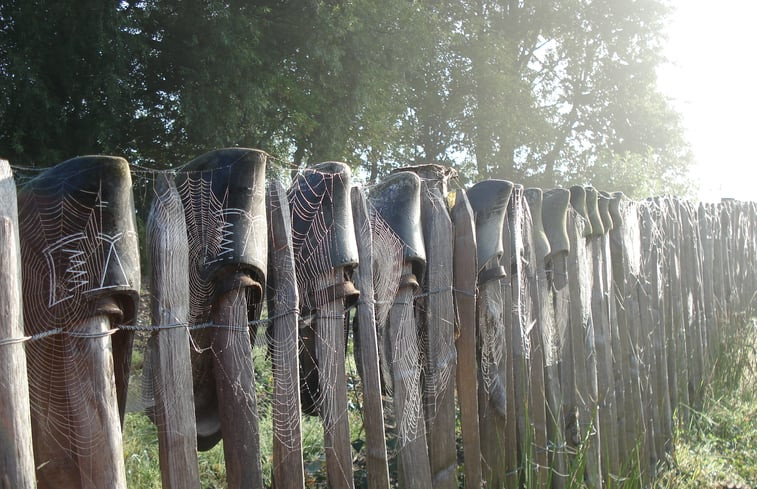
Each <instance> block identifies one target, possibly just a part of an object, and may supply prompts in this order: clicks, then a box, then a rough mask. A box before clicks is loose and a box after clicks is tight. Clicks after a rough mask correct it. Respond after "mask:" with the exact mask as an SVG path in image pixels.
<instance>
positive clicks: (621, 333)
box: [609, 192, 644, 480]
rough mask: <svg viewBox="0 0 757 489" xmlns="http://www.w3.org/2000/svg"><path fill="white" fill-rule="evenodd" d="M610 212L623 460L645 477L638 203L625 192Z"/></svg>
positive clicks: (615, 196)
mask: <svg viewBox="0 0 757 489" xmlns="http://www.w3.org/2000/svg"><path fill="white" fill-rule="evenodd" d="M610 213H611V215H612V220H613V228H612V229H611V230H610V240H609V241H610V255H611V261H612V283H613V296H614V301H615V311H616V313H615V317H616V321H617V330H618V339H619V347H618V353H617V355H618V360H619V362H620V367H621V369H622V370H623V388H622V390H623V408H622V409H620V412H621V413H622V416H623V417H624V418H625V420H624V421H625V422H624V424H623V426H624V428H625V436H624V439H625V447H620V448H621V450H623V452H621V455H624V456H625V459H622V460H621V461H622V463H623V464H624V465H625V466H633V465H634V464H633V461H634V459H635V460H636V462H637V463H638V464H639V466H640V468H641V470H642V474H644V467H643V466H642V465H641V464H642V459H643V457H641V456H640V455H641V453H642V452H643V449H644V445H643V436H644V419H643V417H642V415H641V413H642V411H641V407H642V398H641V390H640V389H641V388H640V378H639V358H638V354H637V350H638V348H637V342H636V337H637V334H636V328H635V326H634V324H635V322H636V321H637V320H638V318H637V316H638V310H639V308H638V299H637V298H636V297H637V294H636V289H635V287H634V276H633V274H634V273H636V274H638V266H637V264H638V256H639V250H638V221H637V220H636V212H635V207H634V204H633V203H632V202H630V201H629V200H628V199H626V198H625V196H624V195H623V194H622V193H621V192H616V193H614V194H612V200H611V201H610ZM634 233H635V236H634ZM634 255H635V256H634ZM613 350H614V351H615V349H613ZM619 415H620V414H619ZM642 480H643V479H642Z"/></svg>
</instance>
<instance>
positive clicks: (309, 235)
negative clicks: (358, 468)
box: [289, 162, 359, 489]
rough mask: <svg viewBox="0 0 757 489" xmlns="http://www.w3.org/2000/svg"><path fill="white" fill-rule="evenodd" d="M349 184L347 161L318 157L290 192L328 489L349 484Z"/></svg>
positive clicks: (353, 254) (352, 293)
mask: <svg viewBox="0 0 757 489" xmlns="http://www.w3.org/2000/svg"><path fill="white" fill-rule="evenodd" d="M351 188H352V173H351V171H350V168H349V166H347V165H346V164H344V163H340V162H324V163H320V164H318V165H315V166H314V167H311V168H308V169H306V170H304V171H303V172H302V173H300V174H298V175H297V178H296V179H295V181H294V182H293V184H292V187H291V188H290V191H289V200H290V208H291V210H292V216H291V217H292V238H293V244H294V249H295V259H296V267H297V270H296V271H297V280H298V286H299V291H300V304H301V310H302V314H303V316H310V319H311V320H312V324H310V325H309V326H308V328H307V329H306V330H303V332H302V335H301V339H302V341H303V346H304V349H303V360H302V361H301V364H300V366H301V370H305V371H306V372H305V373H306V375H307V378H306V380H305V382H306V391H305V393H307V395H308V397H309V399H308V400H307V403H308V404H309V405H311V406H310V407H311V408H315V410H316V411H317V413H318V414H319V415H320V417H321V420H322V422H323V444H324V450H325V452H326V471H327V475H328V480H329V486H330V487H331V488H333V489H339V488H352V487H354V481H353V471H352V445H351V444H350V426H349V417H348V416H347V414H348V405H347V378H346V372H345V350H346V344H345V342H346V341H347V335H346V329H345V328H346V324H347V319H346V316H345V310H346V307H347V306H351V305H353V304H354V303H355V302H357V298H358V294H359V293H358V291H357V289H355V287H354V285H353V283H352V273H353V271H354V269H355V267H357V265H358V250H357V243H356V240H355V229H354V223H353V220H352V206H351V203H350V191H351ZM305 358H307V360H304V359H305ZM306 361H307V362H308V363H305V362H306ZM302 367H304V369H303V368H302ZM307 370H311V371H310V372H307ZM313 370H314V371H313ZM301 380H302V379H301ZM303 394H304V393H303ZM303 397H304V395H303Z"/></svg>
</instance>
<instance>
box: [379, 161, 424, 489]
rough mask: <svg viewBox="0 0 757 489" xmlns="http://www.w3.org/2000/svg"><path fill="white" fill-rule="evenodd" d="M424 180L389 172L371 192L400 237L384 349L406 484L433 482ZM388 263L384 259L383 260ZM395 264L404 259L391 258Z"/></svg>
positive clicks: (406, 488)
mask: <svg viewBox="0 0 757 489" xmlns="http://www.w3.org/2000/svg"><path fill="white" fill-rule="evenodd" d="M420 190H421V181H420V177H418V175H417V174H416V173H413V172H409V171H403V172H397V173H394V174H392V175H390V176H389V177H387V178H386V179H385V180H384V181H383V182H382V183H381V184H380V185H379V186H377V187H375V188H374V189H373V191H372V192H371V196H370V200H371V203H372V204H373V206H374V208H375V209H376V211H377V214H378V215H379V216H380V217H381V218H382V219H383V220H384V221H385V222H386V223H387V224H388V225H389V228H390V229H391V230H392V231H393V232H394V234H395V236H396V237H397V238H399V240H400V241H399V243H398V244H400V245H401V247H402V254H401V255H398V256H397V257H396V260H398V261H399V260H401V267H402V268H401V271H400V274H399V278H398V283H397V290H396V292H395V293H394V299H393V301H392V306H391V308H390V310H389V315H388V321H387V324H386V326H385V327H384V328H383V329H384V332H383V338H384V340H383V341H382V344H383V345H384V349H383V354H384V356H385V357H386V358H387V363H388V375H387V377H388V379H385V380H389V379H391V382H386V383H387V384H390V385H391V387H390V388H391V396H392V402H393V408H394V409H393V411H394V412H393V414H394V425H395V428H394V431H395V433H396V437H397V472H398V476H399V477H398V479H399V486H400V488H402V489H416V488H417V489H420V488H428V487H432V484H431V467H430V463H429V459H428V445H427V443H426V427H425V420H424V417H423V397H422V396H423V393H422V391H421V373H422V371H421V358H420V347H419V342H418V332H417V329H416V322H415V312H414V310H415V307H414V306H415V304H414V301H415V294H416V292H417V291H418V289H419V287H420V285H419V283H418V276H421V277H422V276H423V269H424V268H425V265H426V254H425V249H426V247H425V244H424V242H423V234H422V233H421V232H420V231H421V195H420ZM377 265H378V266H382V265H383V264H377ZM387 265H388V266H389V267H393V266H396V265H400V263H388V264H387Z"/></svg>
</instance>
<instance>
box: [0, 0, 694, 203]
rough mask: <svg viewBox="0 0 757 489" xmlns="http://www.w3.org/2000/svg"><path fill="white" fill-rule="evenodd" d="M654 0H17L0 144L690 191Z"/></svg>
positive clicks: (11, 4)
mask: <svg viewBox="0 0 757 489" xmlns="http://www.w3.org/2000/svg"><path fill="white" fill-rule="evenodd" d="M665 15H666V7H665V3H664V2H663V0H635V1H633V2H630V3H628V2H625V3H624V2H612V1H607V0H604V1H599V2H598V1H589V0H570V1H566V2H557V3H555V2H535V3H534V2H510V1H508V2H505V1H502V0H468V1H466V2H457V1H450V0H446V1H441V2H440V1H433V2H432V1H429V0H421V1H417V2H406V1H404V0H385V1H382V2H377V1H375V0H353V1H350V2H332V1H327V0H315V1H314V0H293V1H290V2H272V1H270V0H263V1H256V2H240V1H220V0H189V1H187V0H161V1H158V0H141V1H136V0H134V1H129V0H122V1H120V2H118V3H111V2H93V1H91V0H89V1H87V2H85V3H83V4H82V3H81V2H78V3H77V5H76V6H75V7H74V6H72V5H67V4H65V3H61V2H54V1H51V0H28V1H20V0H8V1H6V2H3V3H2V4H0V20H1V21H2V22H1V23H0V24H2V26H1V27H0V75H2V76H0V113H2V118H1V119H0V154H2V155H3V156H5V157H7V158H9V159H11V161H13V162H15V163H18V164H29V163H33V162H35V163H37V164H38V165H40V166H48V165H51V164H54V163H56V162H58V161H60V160H63V159H65V158H68V157H71V156H74V155H77V154H83V153H94V152H106V153H116V154H123V155H125V156H126V157H127V158H130V159H131V160H133V161H136V162H141V163H148V164H151V165H156V166H161V167H168V166H174V165H177V164H180V163H183V162H185V161H187V160H189V159H191V158H193V157H194V156H196V155H197V154H199V153H202V152H204V151H207V150H209V149H213V148H218V147H224V146H234V145H240V146H252V147H259V148H262V149H265V150H267V151H268V152H270V153H272V154H275V155H277V156H279V157H280V159H281V160H282V161H291V162H292V165H293V166H295V167H298V166H301V165H303V164H307V163H312V162H317V161H323V160H327V159H339V160H345V161H349V162H351V163H353V164H354V165H355V166H360V167H362V168H363V170H364V172H365V173H364V174H363V176H364V177H366V178H367V179H368V180H370V181H375V180H376V179H377V178H378V176H379V175H380V174H382V173H385V172H386V171H388V170H389V169H390V168H391V167H394V166H398V165H407V164H420V163H428V162H439V163H446V164H451V165H455V166H457V167H458V169H459V170H461V172H465V173H466V175H464V176H465V177H466V179H468V180H470V179H481V178H485V177H500V178H507V179H511V180H516V181H520V182H523V183H526V184H528V185H538V186H543V187H551V186H554V185H569V184H574V183H581V184H583V183H588V182H592V183H593V184H594V185H596V186H597V187H599V188H604V189H608V190H615V189H619V190H623V191H625V192H626V193H627V194H629V195H631V196H637V197H638V196H643V195H647V194H649V193H650V192H655V193H661V192H672V191H675V192H679V193H680V192H685V191H686V190H687V187H686V180H685V171H686V169H687V167H688V165H689V163H690V160H691V156H690V151H689V148H688V146H687V144H686V143H685V142H684V140H683V137H682V129H681V127H680V121H679V120H678V115H677V114H676V113H675V112H674V111H673V110H672V109H671V107H670V104H669V102H668V101H667V100H666V99H665V97H663V96H662V95H661V94H660V93H659V91H658V90H657V88H656V78H655V71H656V68H657V66H658V65H659V63H660V62H661V60H662V59H661V55H660V52H661V41H662V25H663V21H664V19H665Z"/></svg>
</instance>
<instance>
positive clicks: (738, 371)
mask: <svg viewBox="0 0 757 489" xmlns="http://www.w3.org/2000/svg"><path fill="white" fill-rule="evenodd" d="M729 484H730V485H734V486H736V487H744V488H752V487H757V323H755V320H754V319H753V320H752V321H749V322H746V323H744V324H742V325H739V326H737V327H735V328H734V329H733V330H732V331H730V332H729V334H728V335H727V337H726V338H725V341H724V342H723V347H722V348H721V351H720V352H719V354H718V357H717V362H716V365H715V368H714V369H713V374H712V377H711V379H709V382H708V383H707V385H706V386H705V396H704V403H703V407H702V409H700V410H695V409H692V408H689V422H688V424H686V425H684V426H679V428H678V430H677V432H676V442H675V453H674V456H673V465H672V467H671V468H670V469H669V470H667V471H665V472H663V473H662V474H661V475H660V476H659V478H658V481H657V484H656V487H657V488H665V489H667V488H683V489H688V488H692V489H693V488H718V487H728V485H729Z"/></svg>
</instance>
